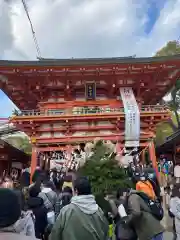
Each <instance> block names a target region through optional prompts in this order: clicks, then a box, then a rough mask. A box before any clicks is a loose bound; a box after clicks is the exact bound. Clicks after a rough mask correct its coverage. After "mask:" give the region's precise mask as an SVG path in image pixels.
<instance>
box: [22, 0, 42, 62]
mask: <svg viewBox="0 0 180 240" xmlns="http://www.w3.org/2000/svg"><path fill="white" fill-rule="evenodd" d="M22 4H23V7H24V10H25V12H26V15H27V18H28V20H29V24H30V27H31V32H32V35H33V40H34V44H35V47H36V51H37V58H38V59H41V58H42V57H41V51H40V48H39V45H38V41H37V38H36V34H35V31H34V28H33V24H32V21H31V18H30V15H29V12H28V8H27V5H26V2H25V0H22Z"/></svg>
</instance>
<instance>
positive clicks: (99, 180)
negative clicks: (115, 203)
mask: <svg viewBox="0 0 180 240" xmlns="http://www.w3.org/2000/svg"><path fill="white" fill-rule="evenodd" d="M78 175H81V176H87V177H88V178H89V180H90V182H91V185H92V190H93V194H95V195H97V194H101V193H103V192H106V191H108V192H114V191H117V189H118V188H119V187H131V186H132V182H131V181H130V180H129V179H128V177H127V175H126V174H125V171H124V169H123V168H121V167H119V166H118V164H117V161H116V160H115V154H113V153H110V152H109V151H108V149H107V147H106V146H105V145H104V144H103V142H102V141H98V142H97V143H96V145H95V146H94V153H93V155H92V156H91V157H90V158H89V159H87V161H86V163H85V165H84V166H83V167H81V168H80V169H79V170H78Z"/></svg>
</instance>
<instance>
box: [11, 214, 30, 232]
mask: <svg viewBox="0 0 180 240" xmlns="http://www.w3.org/2000/svg"><path fill="white" fill-rule="evenodd" d="M32 219H33V213H32V212H31V211H27V212H23V213H22V215H21V217H20V219H19V220H18V221H17V222H16V223H15V224H14V229H15V231H16V232H17V233H18V232H19V233H20V232H24V231H25V229H27V226H28V225H29V222H31V221H32Z"/></svg>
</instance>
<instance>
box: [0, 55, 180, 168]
mask: <svg viewBox="0 0 180 240" xmlns="http://www.w3.org/2000/svg"><path fill="white" fill-rule="evenodd" d="M179 76H180V56H179V55H178V56H171V57H156V58H104V59H64V60H63V59H61V60H58V59H43V60H39V61H0V88H1V89H2V91H3V92H4V93H5V94H6V95H7V96H8V97H9V98H10V99H11V100H12V101H13V102H14V104H15V105H16V106H17V107H18V108H19V109H20V111H19V113H18V114H16V115H14V116H13V117H12V118H11V122H12V123H14V124H15V126H16V127H17V129H20V130H21V131H24V132H25V133H26V134H27V135H28V136H29V137H30V139H31V142H32V144H33V150H32V161H31V167H32V171H33V170H34V169H35V167H36V165H37V154H38V153H39V152H48V151H58V150H60V149H63V148H66V149H67V148H68V149H71V148H73V146H75V145H77V144H79V143H86V142H91V141H93V140H94V139H96V138H97V139H102V140H110V141H112V142H114V143H117V142H118V143H119V144H120V146H121V147H124V145H126V140H127V139H126V135H128V134H129V137H130V138H131V139H129V140H130V141H129V140H128V141H129V142H131V144H130V145H127V146H129V147H133V141H134V144H135V147H138V149H141V150H142V149H144V148H147V147H148V149H149V153H150V156H151V160H152V161H153V163H154V164H155V162H156V157H155V149H154V144H153V141H152V140H153V138H154V137H155V127H156V124H158V123H159V122H162V121H163V120H167V119H168V118H170V112H169V110H168V109H167V107H165V106H162V105H161V104H160V102H161V99H162V98H163V96H164V95H165V94H166V93H167V92H168V91H169V90H170V89H171V88H172V87H173V85H174V83H175V82H176V80H177V79H178V78H179ZM126 93H128V94H129V95H128V96H127V95H126ZM125 95H126V96H125ZM127 98H129V99H131V100H132V101H130V102H131V103H130V102H128V100H127ZM133 104H134V105H133ZM128 107H129V110H128V111H127V109H126V108H128ZM1 111H3V110H1ZM138 114H139V115H138ZM138 118H139V119H138ZM128 124H129V125H128ZM128 126H129V128H128ZM135 128H136V132H134V133H131V132H130V130H132V131H134V130H133V129H135ZM128 131H129V132H128ZM133 134H134V135H133ZM131 135H133V136H134V137H133V136H131ZM135 135H136V137H135ZM134 138H136V139H134Z"/></svg>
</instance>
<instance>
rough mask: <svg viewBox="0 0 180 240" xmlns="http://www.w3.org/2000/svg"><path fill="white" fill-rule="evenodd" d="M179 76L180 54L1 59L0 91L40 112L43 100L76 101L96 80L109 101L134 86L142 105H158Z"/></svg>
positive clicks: (18, 104)
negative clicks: (163, 55)
mask: <svg viewBox="0 0 180 240" xmlns="http://www.w3.org/2000/svg"><path fill="white" fill-rule="evenodd" d="M179 77H180V55H175V56H168V57H149V58H135V57H125V58H84V59H73V58H72V59H40V60H38V61H37V60H36V61H7V60H0V88H1V89H2V90H3V91H4V93H5V94H7V95H8V97H9V98H10V99H11V100H12V101H13V102H14V103H15V104H16V105H17V106H18V107H19V108H20V109H22V110H24V109H36V108H37V104H38V103H39V102H40V101H47V99H48V98H51V97H53V96H56V97H57V95H58V94H59V97H60V95H63V96H65V99H67V98H68V99H69V98H70V97H71V99H74V98H75V96H76V95H78V94H79V92H83V91H84V88H85V82H88V81H96V88H97V90H98V91H99V92H101V94H105V95H106V96H107V98H116V97H117V96H119V88H120V87H132V88H133V90H134V93H135V96H136V97H138V98H139V99H141V100H142V104H156V103H158V102H159V101H160V100H161V99H162V97H163V96H164V95H165V94H166V93H167V92H168V91H169V90H170V89H171V88H172V87H173V85H174V83H175V82H176V80H177V79H178V78H179ZM67 86H68V87H67ZM98 91H97V92H98ZM84 92H85V91H84ZM60 98H61V97H60Z"/></svg>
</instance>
